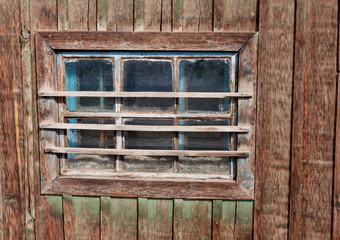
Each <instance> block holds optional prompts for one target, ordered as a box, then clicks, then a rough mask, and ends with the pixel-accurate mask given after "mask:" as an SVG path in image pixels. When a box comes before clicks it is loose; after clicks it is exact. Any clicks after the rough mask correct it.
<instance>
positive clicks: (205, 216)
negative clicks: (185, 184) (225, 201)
mask: <svg viewBox="0 0 340 240" xmlns="http://www.w3.org/2000/svg"><path fill="white" fill-rule="evenodd" d="M211 230H212V201H206V200H183V199H175V200H174V232H173V234H174V236H173V238H174V239H193V240H194V239H200V240H203V239H211V234H212V232H211Z"/></svg>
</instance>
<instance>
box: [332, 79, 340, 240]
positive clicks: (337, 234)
mask: <svg viewBox="0 0 340 240" xmlns="http://www.w3.org/2000/svg"><path fill="white" fill-rule="evenodd" d="M339 80H340V74H339V73H338V100H337V104H336V105H337V116H336V125H335V126H336V137H335V166H334V202H333V204H334V206H333V239H340V227H339V226H340V84H339Z"/></svg>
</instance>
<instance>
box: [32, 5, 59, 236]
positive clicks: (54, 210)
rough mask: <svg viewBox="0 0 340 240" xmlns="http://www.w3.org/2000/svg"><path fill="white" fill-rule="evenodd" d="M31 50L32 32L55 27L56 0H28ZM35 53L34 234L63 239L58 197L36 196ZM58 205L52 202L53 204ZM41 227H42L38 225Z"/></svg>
mask: <svg viewBox="0 0 340 240" xmlns="http://www.w3.org/2000/svg"><path fill="white" fill-rule="evenodd" d="M30 16H31V49H35V41H34V37H35V33H36V32H37V31H39V30H57V26H58V14H57V1H47V0H31V7H30ZM35 54H36V53H35V52H32V62H31V64H32V79H33V82H34V83H33V84H32V91H33V96H34V97H33V106H34V108H33V109H34V110H33V116H32V118H33V137H34V142H33V143H34V144H33V147H34V149H33V154H34V157H33V163H34V166H31V167H32V169H33V170H32V171H33V174H34V192H32V193H31V194H32V195H34V198H35V211H33V212H32V213H33V217H34V218H35V234H36V238H37V239H63V215H62V207H53V206H55V205H57V206H60V203H61V205H62V198H61V197H60V196H42V195H40V189H41V188H40V184H41V181H40V180H41V179H40V166H39V165H40V164H39V144H38V143H39V141H38V126H37V112H36V109H37V108H36V107H35V106H37V104H36V97H35V96H36V94H37V91H36V85H37V84H36V65H35V60H36V55H35ZM56 202H57V203H58V204H55V203H56ZM42 226H44V227H42Z"/></svg>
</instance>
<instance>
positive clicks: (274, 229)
mask: <svg viewBox="0 0 340 240" xmlns="http://www.w3.org/2000/svg"><path fill="white" fill-rule="evenodd" d="M294 7H295V1H293V0H288V1H280V0H273V1H264V0H261V1H260V16H259V18H260V23H259V24H260V34H259V50H258V51H259V59H258V62H259V65H258V79H259V80H258V88H257V89H258V90H257V132H256V172H255V177H256V181H255V182H256V183H255V184H256V185H255V189H256V192H255V212H254V238H255V239H275V238H283V239H284V238H287V234H288V220H289V219H288V214H289V167H290V149H291V148H290V139H291V116H292V113H291V106H292V96H291V95H292V86H293V83H292V75H293V55H294V53H293V49H294V48H293V45H294ZM282 36H285V37H284V38H283V37H282ZM278 69H280V70H279V71H278ZM278 123H279V124H278ZM274 139H275V140H274Z"/></svg>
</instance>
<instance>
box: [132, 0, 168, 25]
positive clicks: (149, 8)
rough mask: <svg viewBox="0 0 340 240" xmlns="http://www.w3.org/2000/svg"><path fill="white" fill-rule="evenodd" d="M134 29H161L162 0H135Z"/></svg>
mask: <svg viewBox="0 0 340 240" xmlns="http://www.w3.org/2000/svg"><path fill="white" fill-rule="evenodd" d="M134 12H135V13H134V31H160V29H161V24H162V21H161V17H162V0H156V1H155V0H135V6H134Z"/></svg>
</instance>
